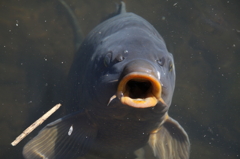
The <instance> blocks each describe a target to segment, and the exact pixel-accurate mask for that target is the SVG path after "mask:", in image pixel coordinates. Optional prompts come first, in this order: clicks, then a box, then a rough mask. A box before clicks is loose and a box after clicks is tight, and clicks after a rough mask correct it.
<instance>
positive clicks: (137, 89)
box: [126, 79, 152, 99]
mask: <svg viewBox="0 0 240 159" xmlns="http://www.w3.org/2000/svg"><path fill="white" fill-rule="evenodd" d="M151 88H152V84H151V82H149V81H138V80H134V79H133V80H130V81H128V82H127V84H126V90H127V91H128V93H129V97H130V98H133V99H136V98H146V97H147V95H148V92H149V91H150V90H151Z"/></svg>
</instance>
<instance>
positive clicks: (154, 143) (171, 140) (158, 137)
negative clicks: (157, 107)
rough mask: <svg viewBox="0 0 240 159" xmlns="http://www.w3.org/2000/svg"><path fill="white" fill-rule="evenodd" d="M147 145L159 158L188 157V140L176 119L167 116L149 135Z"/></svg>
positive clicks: (181, 158)
mask: <svg viewBox="0 0 240 159" xmlns="http://www.w3.org/2000/svg"><path fill="white" fill-rule="evenodd" d="M149 145H150V146H151V147H152V149H153V152H154V155H155V156H156V157H158V158H160V159H188V158H189V149H190V142H189V139H188V135H187V133H186V132H185V131H184V129H183V128H182V127H181V126H180V125H179V123H178V122H177V121H175V120H174V119H172V118H170V117H168V118H167V119H166V121H165V122H164V123H163V125H162V126H161V127H160V128H159V130H158V131H157V132H156V133H153V134H151V135H150V138H149Z"/></svg>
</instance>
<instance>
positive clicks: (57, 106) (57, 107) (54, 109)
mask: <svg viewBox="0 0 240 159" xmlns="http://www.w3.org/2000/svg"><path fill="white" fill-rule="evenodd" d="M60 106H61V104H57V105H55V106H54V107H53V108H52V109H50V110H49V111H48V112H47V113H45V114H44V115H43V116H42V117H40V118H39V119H38V120H36V121H35V122H34V123H33V124H32V125H30V126H29V127H28V128H27V129H25V130H24V131H23V132H22V134H20V135H19V136H18V137H17V138H16V139H15V140H14V141H13V142H12V143H11V145H12V146H16V145H17V144H18V143H19V142H20V141H22V139H24V138H25V137H26V136H27V135H28V134H30V133H31V132H32V131H33V130H34V129H36V127H38V126H39V125H41V124H42V123H43V122H44V121H45V120H46V119H47V118H48V117H49V116H51V115H52V114H53V113H54V112H55V111H56V110H58V109H59V108H60Z"/></svg>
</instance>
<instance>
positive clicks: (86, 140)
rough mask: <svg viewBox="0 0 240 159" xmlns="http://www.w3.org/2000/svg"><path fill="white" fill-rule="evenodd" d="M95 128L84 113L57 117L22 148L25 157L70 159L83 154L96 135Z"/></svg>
mask: <svg viewBox="0 0 240 159" xmlns="http://www.w3.org/2000/svg"><path fill="white" fill-rule="evenodd" d="M96 133H97V128H96V127H95V126H94V124H93V123H91V121H90V120H89V119H88V117H87V115H86V114H85V113H75V114H73V115H69V116H66V117H64V118H61V119H58V120H56V121H54V122H52V123H50V124H48V125H47V126H46V127H44V128H43V129H42V130H41V131H40V132H39V134H38V135H37V136H36V137H34V138H33V139H32V140H30V141H29V142H28V143H27V144H26V145H25V146H24V148H23V155H24V157H25V158H26V159H66V158H67V159H71V158H73V157H76V156H82V155H84V154H85V153H86V152H87V151H88V149H89V147H90V146H91V144H92V142H93V140H94V138H95V137H96Z"/></svg>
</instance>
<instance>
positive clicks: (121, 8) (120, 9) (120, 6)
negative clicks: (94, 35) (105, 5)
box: [117, 1, 127, 14]
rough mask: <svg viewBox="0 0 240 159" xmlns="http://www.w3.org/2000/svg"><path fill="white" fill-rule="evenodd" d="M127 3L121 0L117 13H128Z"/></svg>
mask: <svg viewBox="0 0 240 159" xmlns="http://www.w3.org/2000/svg"><path fill="white" fill-rule="evenodd" d="M126 12H127V11H126V5H125V3H124V2H123V1H121V4H119V5H118V11H117V13H118V14H123V13H126Z"/></svg>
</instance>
